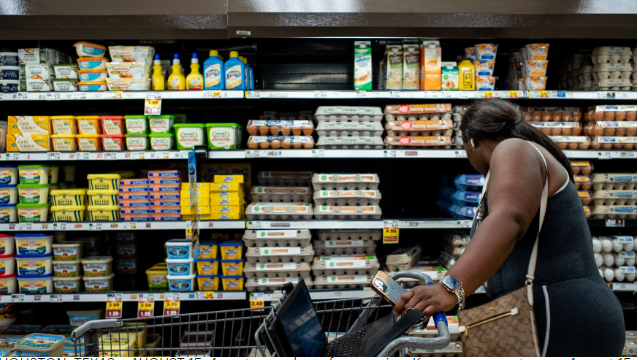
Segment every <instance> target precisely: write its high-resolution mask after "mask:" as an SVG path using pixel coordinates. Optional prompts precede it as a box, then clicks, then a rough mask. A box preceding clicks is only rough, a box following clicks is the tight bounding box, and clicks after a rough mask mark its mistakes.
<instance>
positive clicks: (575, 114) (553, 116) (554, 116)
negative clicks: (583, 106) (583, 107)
mask: <svg viewBox="0 0 638 360" xmlns="http://www.w3.org/2000/svg"><path fill="white" fill-rule="evenodd" d="M582 115H583V114H582V113H581V111H580V108H575V107H556V106H551V107H533V108H529V109H527V111H523V121H533V122H537V121H542V122H550V121H553V122H559V121H563V122H579V121H580V120H581V118H582Z"/></svg>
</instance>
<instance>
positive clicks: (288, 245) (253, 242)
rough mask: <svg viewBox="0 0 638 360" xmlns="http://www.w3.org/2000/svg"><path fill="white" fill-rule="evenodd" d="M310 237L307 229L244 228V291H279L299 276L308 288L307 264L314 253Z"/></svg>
mask: <svg viewBox="0 0 638 360" xmlns="http://www.w3.org/2000/svg"><path fill="white" fill-rule="evenodd" d="M310 240H311V235H310V230H246V232H245V233H244V236H243V241H244V245H245V246H246V259H247V264H246V267H245V268H244V273H245V274H246V278H247V279H246V290H248V291H249V292H253V291H273V290H279V289H280V288H281V285H283V284H285V283H293V284H296V283H297V282H298V281H299V280H301V279H303V280H304V282H305V283H306V286H308V287H309V288H311V287H312V285H313V282H312V279H311V277H310V265H309V263H310V260H311V259H312V256H313V255H314V254H315V253H314V251H313V247H312V246H311V245H310Z"/></svg>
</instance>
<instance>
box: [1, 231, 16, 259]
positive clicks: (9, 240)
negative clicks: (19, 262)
mask: <svg viewBox="0 0 638 360" xmlns="http://www.w3.org/2000/svg"><path fill="white" fill-rule="evenodd" d="M14 252H15V240H14V236H13V235H8V234H0V255H7V254H13V253H14Z"/></svg>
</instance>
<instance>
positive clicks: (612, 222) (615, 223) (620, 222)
mask: <svg viewBox="0 0 638 360" xmlns="http://www.w3.org/2000/svg"><path fill="white" fill-rule="evenodd" d="M605 227H625V219H607V220H605Z"/></svg>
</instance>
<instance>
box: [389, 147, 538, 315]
mask: <svg viewBox="0 0 638 360" xmlns="http://www.w3.org/2000/svg"><path fill="white" fill-rule="evenodd" d="M544 176H545V167H544V165H543V162H542V159H541V158H540V155H539V154H538V152H537V151H536V150H535V149H534V148H533V147H532V146H531V145H529V144H526V143H525V142H524V141H522V140H518V139H509V140H505V141H503V142H501V143H500V144H499V145H498V146H497V147H496V148H495V149H494V152H493V154H492V158H491V161H490V181H489V184H488V190H487V193H488V208H489V216H487V217H486V218H485V219H484V220H483V222H481V225H480V226H479V227H478V228H477V229H476V231H475V233H474V236H473V237H472V240H471V241H470V243H469V244H468V246H467V247H466V248H465V251H464V252H463V255H462V256H461V257H460V258H459V259H458V260H457V261H456V263H455V264H454V265H453V266H452V268H450V270H449V271H448V274H450V275H453V276H454V277H456V278H457V279H459V280H460V281H461V283H462V284H463V290H464V291H465V294H466V295H467V296H469V295H470V294H472V293H474V291H476V289H478V288H479V287H480V286H481V285H482V284H483V283H485V281H487V280H488V279H489V278H490V277H491V276H492V275H493V274H494V273H495V272H496V271H497V270H498V269H499V268H500V267H501V265H503V262H505V259H506V258H507V257H508V256H509V254H510V253H511V252H512V249H513V248H514V245H515V244H516V242H517V241H518V240H520V239H521V238H522V237H523V236H524V235H525V233H526V232H527V229H528V227H529V225H530V223H531V221H532V220H533V219H534V217H535V216H536V212H537V210H538V208H539V206H540V199H541V194H542V191H543V185H544ZM521 286H523V284H521ZM456 301H457V298H456V295H454V294H452V293H450V292H448V291H446V290H445V289H444V288H443V287H442V286H441V285H439V284H435V285H430V286H418V287H415V288H414V289H412V290H410V291H408V292H407V293H405V294H404V295H403V296H402V297H401V299H400V300H399V301H398V302H397V304H396V306H395V312H397V313H401V312H402V311H403V309H404V308H417V309H419V310H421V311H424V313H425V314H426V315H428V316H431V315H433V314H435V313H436V312H439V311H449V310H451V309H452V308H454V306H455V305H456Z"/></svg>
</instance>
